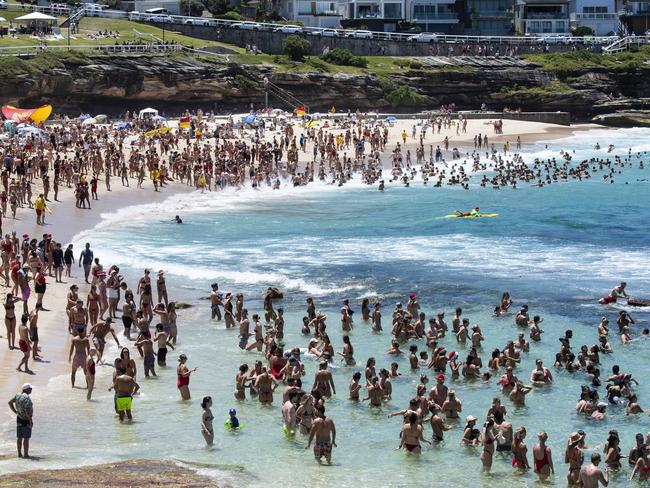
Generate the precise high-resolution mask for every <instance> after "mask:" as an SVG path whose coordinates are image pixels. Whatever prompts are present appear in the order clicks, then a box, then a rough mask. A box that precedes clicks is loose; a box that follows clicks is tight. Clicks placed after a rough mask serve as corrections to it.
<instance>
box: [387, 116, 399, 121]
mask: <svg viewBox="0 0 650 488" xmlns="http://www.w3.org/2000/svg"><path fill="white" fill-rule="evenodd" d="M386 120H387V121H388V122H394V121H396V120H397V117H395V116H394V115H389V116H388V117H386Z"/></svg>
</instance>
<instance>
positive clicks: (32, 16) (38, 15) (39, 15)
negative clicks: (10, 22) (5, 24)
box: [14, 12, 56, 22]
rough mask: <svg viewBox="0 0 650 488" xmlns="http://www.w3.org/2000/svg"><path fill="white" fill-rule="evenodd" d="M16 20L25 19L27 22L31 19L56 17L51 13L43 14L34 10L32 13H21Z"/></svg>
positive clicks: (42, 19) (53, 18)
mask: <svg viewBox="0 0 650 488" xmlns="http://www.w3.org/2000/svg"><path fill="white" fill-rule="evenodd" d="M14 20H23V21H26V22H29V21H30V20H41V21H44V20H56V17H52V16H51V15H47V14H43V13H41V12H32V13H31V14H27V15H21V16H20V17H16V18H15V19H14Z"/></svg>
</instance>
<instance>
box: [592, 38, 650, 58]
mask: <svg viewBox="0 0 650 488" xmlns="http://www.w3.org/2000/svg"><path fill="white" fill-rule="evenodd" d="M645 44H648V38H647V37H645V36H625V37H622V38H621V39H617V40H616V41H614V42H613V43H611V44H609V45H608V46H605V47H604V48H603V53H604V54H616V53H620V52H623V51H627V50H629V49H630V47H631V46H637V47H638V46H642V45H645Z"/></svg>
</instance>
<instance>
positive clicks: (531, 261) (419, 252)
mask: <svg viewBox="0 0 650 488" xmlns="http://www.w3.org/2000/svg"><path fill="white" fill-rule="evenodd" d="M300 255H302V256H306V257H308V259H306V260H305V262H307V261H308V262H309V263H311V264H312V265H321V266H325V265H340V266H345V265H352V264H358V263H359V262H362V263H364V262H365V263H366V264H368V263H373V262H378V263H395V262H400V261H404V262H418V263H421V264H422V265H429V266H440V265H442V266H443V267H444V268H447V269H448V268H451V269H457V270H465V271H475V272H478V273H488V274H489V275H490V276H494V277H501V278H512V277H516V276H523V275H526V276H530V275H534V274H538V275H539V276H540V278H542V277H548V276H549V275H550V276H552V277H554V278H555V277H559V276H563V277H570V278H571V279H574V278H576V279H577V278H580V276H584V277H585V278H587V279H590V280H593V279H603V280H614V281H616V280H620V279H624V278H625V279H628V280H635V281H639V282H646V283H650V254H648V249H643V248H641V249H636V250H625V251H620V250H619V249H615V248H611V249H610V248H603V247H600V246H593V245H588V244H580V245H577V244H566V243H562V242H545V241H542V240H541V239H537V238H509V239H507V240H506V239H496V238H485V237H477V236H472V235H465V234H452V235H446V236H421V237H410V238H400V239H394V238H392V237H372V238H343V239H341V238H338V239H325V238H323V239H321V240H320V242H313V240H311V241H309V242H305V241H303V240H302V239H297V240H295V241H294V242H292V249H291V250H286V251H283V250H279V249H278V250H277V251H276V252H273V253H266V255H265V258H261V259H260V260H259V261H258V263H260V264H267V265H272V264H274V263H275V264H277V263H283V262H286V261H287V260H288V259H290V260H291V261H295V260H296V258H295V256H300Z"/></svg>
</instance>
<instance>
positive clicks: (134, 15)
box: [129, 10, 142, 20]
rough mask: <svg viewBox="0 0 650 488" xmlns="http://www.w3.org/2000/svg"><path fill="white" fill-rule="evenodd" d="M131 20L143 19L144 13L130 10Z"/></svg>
mask: <svg viewBox="0 0 650 488" xmlns="http://www.w3.org/2000/svg"><path fill="white" fill-rule="evenodd" d="M129 20H142V14H141V13H140V12H138V11H137V10H133V11H132V12H129Z"/></svg>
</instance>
